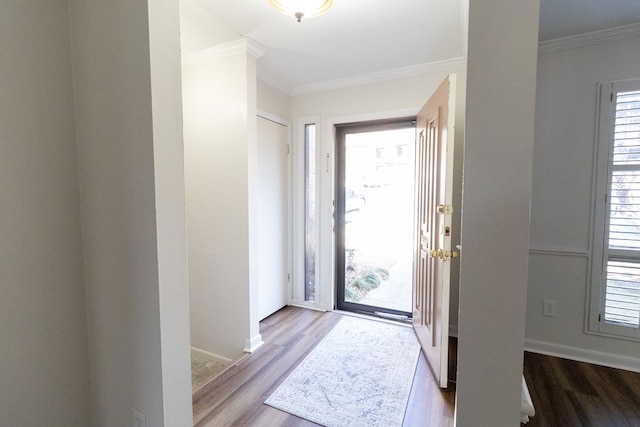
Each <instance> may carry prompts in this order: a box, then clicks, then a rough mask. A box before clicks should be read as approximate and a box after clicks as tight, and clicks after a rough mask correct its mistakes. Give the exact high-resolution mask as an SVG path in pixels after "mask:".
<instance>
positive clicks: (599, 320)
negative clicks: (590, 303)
mask: <svg viewBox="0 0 640 427" xmlns="http://www.w3.org/2000/svg"><path fill="white" fill-rule="evenodd" d="M598 322H602V314H598Z"/></svg>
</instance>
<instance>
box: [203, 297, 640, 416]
mask: <svg viewBox="0 0 640 427" xmlns="http://www.w3.org/2000/svg"><path fill="white" fill-rule="evenodd" d="M341 316H342V314H339V313H322V312H318V311H312V310H306V309H301V308H296V307H285V308H284V309H282V310H280V311H278V312H277V313H275V314H273V315H272V316H270V317H268V318H267V319H265V320H263V321H262V322H260V332H261V334H262V337H263V340H264V342H265V344H264V345H263V346H262V347H261V348H260V349H258V350H257V351H256V352H255V353H253V354H251V355H247V356H244V357H242V358H241V359H239V360H237V361H235V362H233V363H232V364H231V365H230V366H229V367H228V368H227V369H226V370H225V371H224V372H223V373H222V374H220V375H219V376H218V377H216V378H214V379H213V380H211V381H210V382H209V383H207V384H205V385H204V386H203V387H201V388H200V389H198V390H196V391H195V392H194V394H193V414H194V425H196V426H216V427H221V426H261V427H262V426H268V427H278V426H315V425H316V424H314V423H312V422H309V421H306V420H303V419H300V418H298V417H296V416H294V415H290V414H288V413H285V412H282V411H280V410H277V409H275V408H272V407H270V406H267V405H265V404H264V403H263V402H264V401H265V400H266V399H267V398H268V397H269V395H270V394H271V393H272V392H273V391H274V390H275V388H276V387H277V386H278V385H279V384H280V383H281V382H282V381H284V379H285V378H286V377H287V376H288V375H289V373H290V372H291V371H292V370H293V369H294V368H295V367H296V366H297V364H298V363H299V362H301V361H302V360H303V359H304V358H305V356H306V355H307V354H308V353H309V352H310V351H311V350H312V349H313V348H314V347H315V345H316V344H317V343H319V342H320V340H322V338H323V337H324V336H325V335H326V334H327V333H328V332H329V331H330V330H331V329H332V328H333V326H335V324H336V323H337V322H338V321H339V320H340V317H341ZM455 344H456V343H455V340H452V345H451V346H450V347H451V354H450V357H449V363H450V365H451V366H452V368H451V370H450V372H455V350H456V345H455ZM525 377H526V379H527V383H528V385H529V391H530V393H531V397H532V399H533V403H534V406H535V408H536V416H535V417H534V418H532V419H531V421H530V422H529V424H527V426H530V427H540V426H554V427H555V426H562V427H573V426H576V427H581V426H584V427H587V426H594V427H596V426H603V427H609V426H634V427H640V374H637V373H632V372H627V371H620V370H615V369H610V368H603V367H599V366H594V365H589V364H586V363H579V362H573V361H568V360H565V359H559V358H555V357H551V356H543V355H539V354H533V353H525ZM450 378H451V374H450ZM450 384H451V387H450V388H449V389H447V390H440V389H439V388H437V387H436V386H435V383H434V381H433V379H432V376H431V372H430V370H429V366H428V364H427V362H426V360H425V359H424V356H423V355H422V354H421V355H420V359H419V361H418V366H417V369H416V375H415V378H414V381H413V386H412V389H411V394H410V396H409V402H408V405H407V412H406V414H405V421H404V427H420V426H425V427H426V426H437V427H447V426H452V425H453V411H454V400H455V384H454V383H450Z"/></svg>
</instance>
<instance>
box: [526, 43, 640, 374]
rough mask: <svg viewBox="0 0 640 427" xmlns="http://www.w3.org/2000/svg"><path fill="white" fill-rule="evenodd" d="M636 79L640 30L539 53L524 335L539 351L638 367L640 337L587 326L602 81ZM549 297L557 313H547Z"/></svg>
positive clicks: (639, 368)
mask: <svg viewBox="0 0 640 427" xmlns="http://www.w3.org/2000/svg"><path fill="white" fill-rule="evenodd" d="M638 77H640V38H639V37H637V36H636V37H635V38H632V39H626V40H619V41H611V42H607V43H602V44H595V45H590V46H583V47H574V48H570V49H562V50H559V51H551V52H546V53H544V51H543V53H541V54H540V56H539V60H538V92H537V102H536V142H535V157H534V170H533V194H532V202H531V203H532V204H531V249H532V252H531V254H530V268H529V288H528V296H527V333H526V337H527V347H528V348H530V349H532V350H535V351H544V352H551V353H555V354H560V355H565V356H569V357H573V358H578V359H584V360H591V361H594V362H598V363H605V364H613V365H618V366H626V367H627V368H633V369H635V370H639V371H640V349H639V344H638V343H636V342H631V341H625V340H620V339H612V338H606V337H602V336H596V335H590V334H586V333H585V332H584V331H585V315H586V313H585V307H586V299H587V290H588V286H589V283H588V277H589V276H588V275H589V271H590V250H591V244H590V241H589V238H590V237H589V222H590V220H591V215H590V212H591V197H592V194H591V182H592V181H591V179H592V175H593V172H594V170H593V160H594V144H595V143H596V134H595V128H596V111H597V108H596V103H597V99H596V97H597V95H596V90H597V84H598V82H601V81H607V80H616V79H626V78H638ZM545 299H550V300H555V301H557V308H558V315H557V316H556V317H545V316H543V315H542V304H543V300H545ZM627 358H635V360H626V359H627Z"/></svg>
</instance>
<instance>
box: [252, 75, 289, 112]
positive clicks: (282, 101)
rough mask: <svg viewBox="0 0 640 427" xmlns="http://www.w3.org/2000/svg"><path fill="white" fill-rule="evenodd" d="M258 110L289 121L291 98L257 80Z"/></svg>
mask: <svg viewBox="0 0 640 427" xmlns="http://www.w3.org/2000/svg"><path fill="white" fill-rule="evenodd" d="M257 91H258V92H257V93H258V95H257V96H258V109H259V110H261V111H266V112H267V113H271V114H274V115H276V116H278V117H280V118H282V119H285V120H291V97H290V96H289V95H287V94H286V93H284V92H282V91H280V90H279V89H276V88H275V87H273V86H271V85H270V84H268V83H265V82H263V81H262V80H258V85H257Z"/></svg>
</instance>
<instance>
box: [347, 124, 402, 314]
mask: <svg viewBox="0 0 640 427" xmlns="http://www.w3.org/2000/svg"><path fill="white" fill-rule="evenodd" d="M414 123H415V121H414V120H413V119H401V120H395V121H392V122H371V123H359V124H352V125H340V126H338V127H337V129H336V144H337V147H336V148H337V150H336V151H337V168H336V171H337V176H336V198H335V200H336V206H335V208H336V245H337V247H336V266H337V269H336V276H337V277H336V280H337V292H338V297H337V307H338V308H339V309H342V310H349V311H360V312H368V313H377V314H378V315H382V316H388V315H391V316H392V317H395V318H398V317H400V318H402V317H406V318H408V317H410V316H411V308H412V301H411V292H412V265H413V264H412V262H413V211H414V191H413V189H414V148H415V127H414V126H415V124H414Z"/></svg>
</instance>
